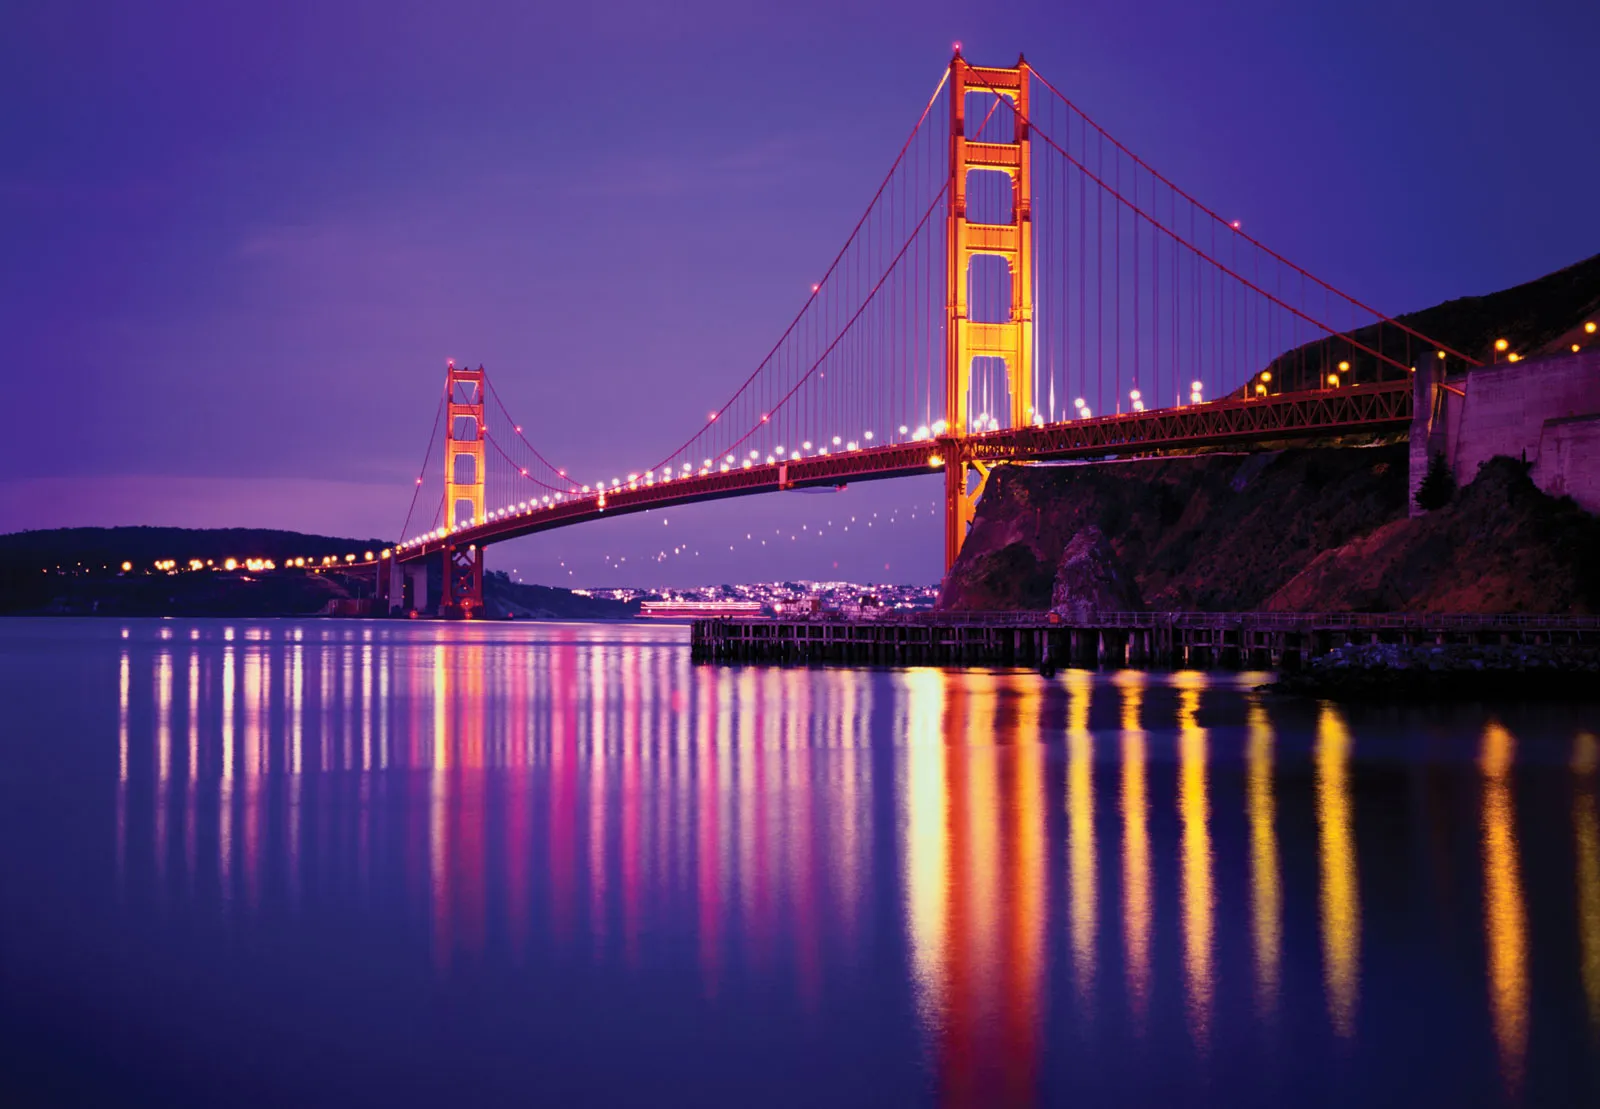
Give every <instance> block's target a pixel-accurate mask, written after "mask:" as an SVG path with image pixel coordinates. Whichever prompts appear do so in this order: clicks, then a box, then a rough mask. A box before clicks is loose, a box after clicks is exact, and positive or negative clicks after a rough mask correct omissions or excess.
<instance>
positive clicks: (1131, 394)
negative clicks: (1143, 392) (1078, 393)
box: [1078, 389, 1140, 408]
mask: <svg viewBox="0 0 1600 1109" xmlns="http://www.w3.org/2000/svg"><path fill="white" fill-rule="evenodd" d="M1128 399H1129V400H1138V399H1140V398H1139V390H1137V389H1129V390H1128ZM1078 407H1079V408H1082V407H1083V402H1082V401H1079V402H1078Z"/></svg>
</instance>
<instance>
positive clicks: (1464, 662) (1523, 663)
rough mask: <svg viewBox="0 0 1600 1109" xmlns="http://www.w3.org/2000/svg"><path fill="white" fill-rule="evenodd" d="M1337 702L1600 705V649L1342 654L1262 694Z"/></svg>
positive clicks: (1402, 649)
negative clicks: (1560, 702) (1568, 702)
mask: <svg viewBox="0 0 1600 1109" xmlns="http://www.w3.org/2000/svg"><path fill="white" fill-rule="evenodd" d="M1261 688H1262V689H1263V690H1265V691H1268V692H1272V693H1288V694H1297V695H1301V696H1310V697H1324V698H1328V699H1330V700H1350V701H1355V700H1378V701H1407V700H1486V699H1521V700H1580V701H1595V702H1600V649H1596V648H1593V647H1549V646H1533V645H1527V644H1512V645H1507V646H1499V645H1495V646H1477V645H1465V644H1450V645H1445V646H1418V647H1406V646H1401V645H1398V644H1393V643H1374V644H1360V645H1352V646H1348V647H1335V648H1334V649H1333V650H1331V651H1329V652H1328V653H1327V654H1325V655H1321V656H1318V657H1317V658H1314V659H1312V660H1311V662H1310V663H1309V664H1308V665H1307V666H1306V667H1305V668H1304V669H1301V670H1297V671H1292V672H1288V673H1284V674H1282V675H1280V676H1279V678H1278V680H1277V681H1275V682H1271V683H1268V684H1267V685H1264V686H1262V687H1261Z"/></svg>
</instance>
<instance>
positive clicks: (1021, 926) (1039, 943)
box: [996, 674, 1094, 1100]
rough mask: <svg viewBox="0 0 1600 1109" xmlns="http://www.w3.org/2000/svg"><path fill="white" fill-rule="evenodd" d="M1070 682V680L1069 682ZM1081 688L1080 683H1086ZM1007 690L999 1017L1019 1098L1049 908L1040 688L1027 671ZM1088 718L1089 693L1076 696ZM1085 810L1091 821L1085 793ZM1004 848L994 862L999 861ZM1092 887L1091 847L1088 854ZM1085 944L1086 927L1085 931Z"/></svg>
mask: <svg viewBox="0 0 1600 1109" xmlns="http://www.w3.org/2000/svg"><path fill="white" fill-rule="evenodd" d="M1069 684H1070V679H1069ZM1085 684H1086V685H1087V681H1086V682H1085ZM1009 692H1010V693H1011V694H1012V695H1013V696H1014V697H1015V698H1016V707H1017V722H1016V728H1015V731H1014V734H1013V743H1012V746H1011V753H1012V757H1011V767H1012V772H1013V779H1012V789H1011V803H1010V805H1009V806H1008V807H1009V809H1010V812H1011V813H1012V814H1013V819H1014V820H1015V826H1014V827H1013V829H1012V833H1011V837H1010V839H1011V844H1012V851H1011V852H1009V854H1010V855H1011V857H1012V859H1013V865H1012V867H1011V868H1010V876H1009V877H1010V881H1009V883H1008V885H1009V887H1010V888H1009V890H1008V891H1007V892H1008V893H1009V897H1008V898H1007V904H1008V906H1009V913H1010V924H1011V928H1010V932H1011V937H1010V940H1011V942H1010V951H1009V952H1008V953H1007V955H1006V957H1005V967H1006V974H1007V982H1006V1000H1005V1009H1006V1014H1007V1015H1006V1020H1007V1023H1008V1024H1009V1025H1010V1027H1011V1028H1012V1029H1013V1030H1014V1031H1013V1035H1012V1037H1011V1042H1010V1044H1009V1045H1008V1046H1009V1049H1010V1050H1009V1053H1008V1054H1009V1059H1010V1060H1011V1062H1012V1064H1013V1065H1009V1066H1008V1067H1007V1076H1008V1086H1009V1088H1010V1089H1011V1090H1012V1091H1013V1092H1014V1093H1015V1094H1016V1097H1017V1099H1018V1100H1026V1099H1028V1098H1030V1097H1031V1095H1032V1091H1033V1088H1034V1071H1035V1067H1036V1065H1037V1062H1036V1061H1037V1057H1038V1046H1037V1040H1038V1037H1039V1032H1040V1028H1041V1025H1042V1023H1043V1019H1044V1015H1043V1005H1042V1003H1041V993H1042V990H1043V986H1042V982H1043V967H1044V946H1045V941H1044V936H1045V917H1046V915H1047V913H1048V911H1049V910H1048V908H1047V901H1046V896H1045V891H1046V888H1047V879H1046V875H1045V858H1046V852H1045V790H1044V745H1043V742H1042V740H1043V737H1042V736H1041V735H1040V731H1039V703H1040V695H1041V687H1040V684H1039V681H1038V679H1037V678H1036V677H1035V676H1034V675H1032V674H1027V675H1013V676H1012V678H1011V680H1010V686H1009ZM1082 699H1083V701H1084V711H1085V716H1086V717H1087V710H1088V704H1087V702H1088V692H1087V689H1085V690H1084V693H1083V698H1082ZM1086 807H1087V808H1088V810H1089V813H1090V819H1091V823H1092V820H1093V812H1094V800H1093V796H1092V794H1091V795H1090V796H1089V797H1088V798H1087V799H1086ZM1005 854H1006V853H1005V852H1003V853H1002V856H1001V858H1000V859H997V860H996V863H997V864H998V863H1000V862H1002V861H1003V859H1004V857H1005ZM1090 867H1091V874H1090V885H1091V886H1092V885H1093V873H1092V867H1093V852H1092V850H1091V853H1090ZM1090 934H1091V941H1090V942H1091V944H1092V942H1093V940H1092V935H1093V928H1092V927H1091V928H1090Z"/></svg>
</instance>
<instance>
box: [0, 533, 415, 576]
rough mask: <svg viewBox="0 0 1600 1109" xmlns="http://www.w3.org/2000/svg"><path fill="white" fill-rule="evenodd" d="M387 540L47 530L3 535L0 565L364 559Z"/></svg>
mask: <svg viewBox="0 0 1600 1109" xmlns="http://www.w3.org/2000/svg"><path fill="white" fill-rule="evenodd" d="M387 545H388V543H387V541H386V540H382V539H340V538H337V537H334V536H329V535H304V534H302V533H300V532H298V531H275V530H272V529H269V528H151V527H134V528H52V529H50V530H47V531H18V532H12V533H11V534H9V535H0V563H8V564H14V565H17V564H22V565H31V566H33V567H34V568H36V569H38V568H43V567H50V568H54V567H57V566H59V567H61V568H62V569H72V568H74V567H76V566H78V565H80V564H81V565H82V566H83V567H85V568H96V569H115V568H116V567H118V566H120V565H121V564H122V563H123V562H131V563H133V564H134V566H135V567H136V568H138V569H140V570H147V569H149V568H150V566H151V564H152V563H154V562H156V561H157V560H160V559H167V558H171V559H176V560H178V562H180V563H185V562H188V560H189V559H191V558H198V559H202V560H204V559H211V560H213V561H218V562H220V561H221V560H223V559H227V558H236V559H239V560H240V561H243V560H244V559H246V558H270V559H272V560H273V561H274V562H276V563H278V564H280V565H281V564H282V563H283V562H284V561H285V560H287V559H293V558H305V559H313V558H314V559H317V560H319V561H320V560H321V559H322V558H323V557H324V556H327V555H333V556H335V557H337V558H341V559H342V558H344V556H345V555H347V554H353V555H355V556H356V557H357V558H361V557H362V556H363V555H365V554H366V552H368V551H380V550H382V549H383V548H384V547H385V546H387Z"/></svg>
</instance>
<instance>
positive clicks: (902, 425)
mask: <svg viewBox="0 0 1600 1109" xmlns="http://www.w3.org/2000/svg"><path fill="white" fill-rule="evenodd" d="M900 434H901V435H904V434H906V425H905V424H901V425H900Z"/></svg>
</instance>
